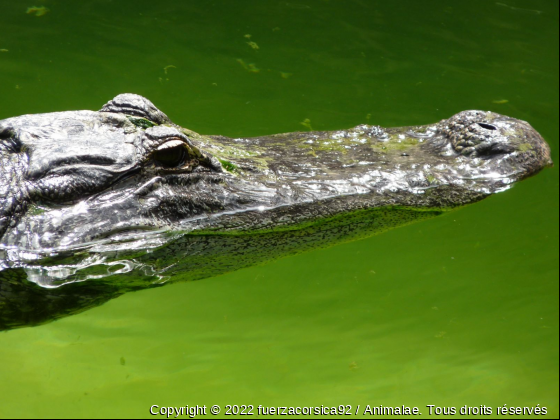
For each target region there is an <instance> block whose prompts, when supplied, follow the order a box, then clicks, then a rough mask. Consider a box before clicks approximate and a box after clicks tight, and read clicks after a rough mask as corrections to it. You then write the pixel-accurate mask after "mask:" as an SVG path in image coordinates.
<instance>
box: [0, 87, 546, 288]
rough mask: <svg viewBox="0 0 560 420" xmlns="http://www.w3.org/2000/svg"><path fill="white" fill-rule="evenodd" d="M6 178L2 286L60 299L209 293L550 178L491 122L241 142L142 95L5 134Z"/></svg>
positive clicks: (454, 120) (540, 151)
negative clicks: (9, 283)
mask: <svg viewBox="0 0 560 420" xmlns="http://www.w3.org/2000/svg"><path fill="white" fill-rule="evenodd" d="M0 163H1V165H2V166H1V167H0V273H1V271H2V270H4V271H6V270H8V271H9V270H13V269H21V270H24V271H25V272H26V275H27V279H28V280H30V281H32V282H34V283H37V284H39V285H40V286H43V287H50V288H52V287H59V286H61V285H65V284H67V283H72V282H79V281H83V280H92V281H93V280H95V279H97V278H106V277H108V276H117V275H121V276H122V275H124V274H126V273H131V272H135V273H136V274H138V273H139V272H141V273H142V275H137V276H136V277H134V279H137V278H138V277H142V278H148V279H150V280H148V281H147V283H146V282H140V283H138V282H136V280H134V281H133V280H131V277H130V276H129V277H127V279H126V281H127V282H131V283H129V286H130V284H135V285H136V286H134V287H137V288H138V287H146V285H153V284H155V283H157V282H158V281H162V279H168V278H169V273H180V274H178V275H177V276H176V277H178V278H180V279H198V278H204V277H208V276H211V275H215V274H219V273H221V272H225V271H230V270H232V269H236V268H240V267H243V266H248V265H251V264H253V263H255V262H258V261H262V260H266V259H270V258H273V257H277V256H281V255H286V254H290V253H293V252H298V251H300V250H303V249H308V248H312V247H317V246H324V245H326V244H331V243H335V242H340V241H344V240H350V239H355V238H357V237H362V236H367V235H371V234H374V233H377V232H380V231H383V230H386V229H388V228H392V227H396V226H399V225H402V224H405V223H409V222H413V221H416V220H420V219H423V218H426V217H431V216H435V215H437V214H441V213H442V212H445V211H447V210H450V209H453V208H456V207H459V206H463V205H466V204H469V203H473V202H476V201H478V200H480V199H482V198H484V197H487V196H489V195H491V194H493V193H496V192H499V191H503V190H505V189H508V188H509V187H510V186H511V185H512V184H513V183H514V182H516V181H519V180H522V179H524V178H527V177H529V176H531V175H534V174H536V173H537V172H539V171H540V170H541V169H542V168H544V167H546V166H548V165H551V164H552V162H551V159H550V150H549V148H548V145H547V144H546V143H545V142H544V140H543V139H542V137H541V136H540V135H539V134H538V133H537V132H536V131H535V130H534V129H533V128H532V127H531V126H530V125H529V124H528V123H526V122H524V121H520V120H517V119H514V118H510V117H506V116H503V115H499V114H495V113H492V112H482V111H464V112H461V113H459V114H457V115H455V116H452V117H451V118H449V119H447V120H442V121H440V122H438V123H435V124H431V125H424V126H410V127H399V128H381V127H379V126H370V125H360V126H358V127H355V128H352V129H350V130H341V131H331V132H326V131H310V132H296V133H288V134H277V135H271V136H263V137H254V138H235V139H234V138H228V137H224V136H207V135H200V134H198V133H195V132H193V131H191V130H188V129H185V128H182V127H180V126H178V125H176V124H174V123H172V122H171V121H170V119H169V118H168V117H167V116H166V115H165V114H164V113H163V112H161V111H160V110H158V109H157V108H156V107H155V106H154V105H153V104H152V103H151V102H150V101H149V100H147V99H145V98H143V97H141V96H138V95H133V94H122V95H119V96H117V97H116V98H114V99H113V100H112V101H110V102H108V103H107V104H105V105H104V106H103V107H102V109H101V110H100V111H99V112H94V111H72V112H58V113H49V114H38V115H23V116H19V117H14V118H9V119H6V120H2V121H0ZM45 261H47V262H45ZM100 267H101V268H100ZM143 281H144V280H143ZM0 282H1V279H0ZM135 282H136V283H135ZM129 286H127V287H129ZM130 287H132V286H130ZM123 288H126V287H124V286H123ZM123 290H124V289H123Z"/></svg>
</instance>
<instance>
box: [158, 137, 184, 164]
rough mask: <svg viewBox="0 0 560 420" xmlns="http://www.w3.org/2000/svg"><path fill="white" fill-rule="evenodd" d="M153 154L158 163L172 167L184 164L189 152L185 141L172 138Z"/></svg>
mask: <svg viewBox="0 0 560 420" xmlns="http://www.w3.org/2000/svg"><path fill="white" fill-rule="evenodd" d="M152 156H153V160H154V161H155V163H156V164H158V165H159V166H162V167H164V168H169V169H171V168H178V167H181V166H183V165H184V164H185V162H186V161H187V158H188V156H189V153H188V150H187V147H186V145H185V143H183V142H182V141H180V140H172V141H169V142H167V143H164V144H162V145H161V146H159V147H158V148H157V150H156V151H155V152H154V154H153V155H152Z"/></svg>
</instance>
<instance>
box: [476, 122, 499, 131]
mask: <svg viewBox="0 0 560 420" xmlns="http://www.w3.org/2000/svg"><path fill="white" fill-rule="evenodd" d="M477 124H478V125H479V126H480V127H482V128H485V129H486V130H497V128H496V127H494V126H493V125H491V124H485V123H477Z"/></svg>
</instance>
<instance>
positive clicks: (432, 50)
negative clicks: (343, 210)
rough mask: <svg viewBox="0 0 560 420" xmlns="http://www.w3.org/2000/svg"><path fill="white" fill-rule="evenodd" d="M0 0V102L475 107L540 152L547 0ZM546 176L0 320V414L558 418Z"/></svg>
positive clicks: (550, 23) (550, 45)
mask: <svg viewBox="0 0 560 420" xmlns="http://www.w3.org/2000/svg"><path fill="white" fill-rule="evenodd" d="M4 3H5V4H3V5H2V8H1V9H2V12H1V13H0V28H1V31H0V50H2V51H0V97H1V98H2V101H0V118H6V117H10V116H15V115H20V114H25V113H37V112H51V111H58V110H70V109H99V108H100V107H101V105H103V104H104V103H105V102H106V101H108V100H109V99H111V98H112V97H114V96H115V95H116V94H118V93H122V92H134V93H138V94H142V95H144V96H146V97H148V98H149V99H151V100H152V101H153V102H154V103H155V104H156V105H157V106H158V107H159V108H160V109H162V110H163V111H164V112H166V113H167V114H168V115H169V116H170V117H171V119H172V120H174V121H175V122H176V123H178V124H180V125H182V126H185V127H188V128H190V129H193V130H195V131H198V132H201V133H205V134H224V135H228V136H257V135H264V134H271V133H277V132H287V131H296V130H305V129H306V127H305V126H304V125H302V124H301V123H302V122H305V120H306V119H308V120H309V121H308V122H306V123H305V124H308V125H309V124H310V125H311V126H312V128H313V129H315V130H331V129H332V130H334V129H343V128H349V127H352V126H355V125H358V124H362V123H370V124H379V125H382V126H400V125H413V124H428V123H433V122H436V121H438V120H440V119H443V118H448V117H449V116H451V115H453V114H454V113H456V112H458V111H461V110H465V109H483V110H491V111H495V112H499V113H503V114H507V115H510V116H513V117H516V118H520V119H524V120H527V121H529V122H530V123H531V124H532V125H533V126H534V127H535V128H536V129H537V130H538V131H539V132H540V133H541V134H542V135H543V136H544V137H545V139H547V141H548V142H549V143H550V145H551V147H552V152H553V155H552V157H553V159H554V160H555V161H556V162H557V163H558V114H559V109H558V108H559V107H558V91H559V87H558V50H559V48H558V39H559V34H558V14H559V11H558V3H557V2H554V1H545V0H541V1H522V0H503V1H502V2H494V1H482V0H479V1H470V2H449V1H435V0H432V1H426V2H424V1H423V2H419V1H414V0H409V1H404V0H400V1H398V0H395V1H391V2H384V1H366V0H353V1H350V0H344V1H335V0H330V1H328V0H302V1H299V0H290V1H277V0H267V1H256V0H255V1H245V0H238V1H227V0H220V1H218V0H216V1H181V2H178V1H165V0H164V1H157V2H154V1H147V0H135V1H128V0H124V1H123V0H119V1H110V0H97V1H88V2H73V1H68V0H58V1H57V0H44V1H43V0H37V2H36V4H32V3H31V2H22V1H13V2H4ZM29 6H38V7H41V6H44V7H46V8H48V9H49V10H48V12H47V13H45V14H43V15H42V16H35V14H33V13H30V14H27V13H26V10H27V8H28V7H29ZM257 47H258V48H257ZM6 50H7V51H6ZM558 191H559V183H558V169H557V168H553V169H547V170H545V171H544V172H543V173H542V174H540V175H538V176H537V177H534V178H531V179H529V180H527V181H525V182H523V183H521V184H519V185H517V186H516V187H515V188H513V189H512V190H510V191H507V192H505V193H502V194H499V195H497V196H495V197H492V198H490V199H488V200H485V201H483V202H481V203H479V204H476V205H474V206H470V207H468V208H465V209H462V210H460V211H456V212H453V213H451V214H449V215H446V216H442V217H439V218H436V219H432V220H429V221H427V222H423V223H420V224H416V225H411V226H408V227H404V228H400V229H397V230H394V231H391V232H388V233H385V234H382V235H380V236H376V237H373V238H370V239H367V240H362V241H358V242H353V243H349V244H344V245H339V246H336V247H333V248H330V249H326V250H319V251H314V252H311V253H307V254H303V255H299V256H295V257H290V258H286V259H283V260H279V261H276V262H271V263H269V264H266V265H263V266H259V267H253V268H249V269H244V270H240V271H238V272H234V273H230V274H227V275H223V276H219V277H216V278H213V279H207V280H203V281H199V282H193V283H182V284H174V285H169V286H166V287H163V288H160V289H154V290H145V291H142V292H137V293H130V294H127V295H125V296H122V297H120V298H118V299H115V300H113V301H110V302H109V303H107V304H105V305H103V306H101V307H98V308H96V309H93V310H90V311H87V312H84V313H83V314H80V315H77V316H74V317H70V318H66V319H63V320H60V321H57V322H54V323H51V324H49V325H45V326H41V327H37V328H26V329H20V330H14V331H9V332H5V333H1V334H0V379H1V380H0V417H2V418H4V417H12V416H14V417H28V416H31V417H74V416H76V417H86V416H88V417H90V416H91V417H109V416H116V417H127V416H128V417H129V416H139V417H149V416H150V415H149V411H148V410H149V407H150V406H151V405H153V404H157V405H160V406H184V405H196V404H199V405H202V404H206V405H207V406H210V405H212V404H220V405H221V406H222V407H223V406H224V405H225V404H253V405H255V406H257V405H259V404H262V405H267V406H273V405H274V406H320V405H321V404H324V405H328V406H333V405H335V406H338V405H340V404H345V405H346V404H351V405H353V407H354V408H355V407H356V405H358V404H360V405H361V406H362V407H363V406H364V405H366V404H370V405H377V406H379V405H384V406H397V405H409V406H418V407H420V408H421V411H422V413H424V414H427V412H428V411H427V408H426V405H428V404H434V405H436V406H442V407H443V406H445V407H450V406H454V407H457V408H459V407H461V406H463V405H465V404H467V405H470V406H480V405H487V406H491V407H493V409H494V410H495V408H496V407H497V406H503V405H504V404H507V405H508V406H516V407H517V406H520V407H523V406H536V405H537V404H540V406H541V407H542V406H546V407H547V408H548V413H549V414H548V415H547V416H545V417H551V418H554V417H558V414H559V410H558V406H559V404H558V252H559V250H558V244H559V238H558V231H559V228H558ZM494 413H495V411H494ZM541 417H542V416H541Z"/></svg>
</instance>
